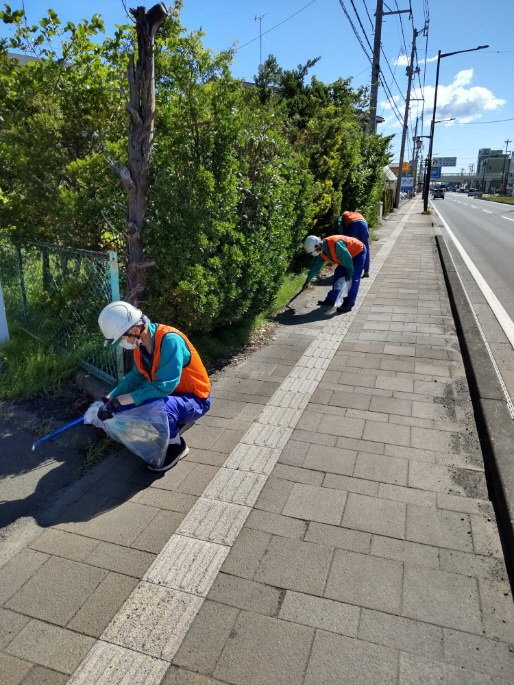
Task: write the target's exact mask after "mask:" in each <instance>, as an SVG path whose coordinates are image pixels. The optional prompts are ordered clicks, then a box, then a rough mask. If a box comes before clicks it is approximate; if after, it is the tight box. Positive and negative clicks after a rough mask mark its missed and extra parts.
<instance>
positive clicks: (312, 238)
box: [303, 235, 322, 255]
mask: <svg viewBox="0 0 514 685" xmlns="http://www.w3.org/2000/svg"><path fill="white" fill-rule="evenodd" d="M321 244H322V241H321V238H318V236H316V235H309V236H307V238H305V242H304V243H303V247H304V250H305V252H307V254H310V255H316V254H319V253H320V252H321Z"/></svg>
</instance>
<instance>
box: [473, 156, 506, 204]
mask: <svg viewBox="0 0 514 685" xmlns="http://www.w3.org/2000/svg"><path fill="white" fill-rule="evenodd" d="M510 161H511V158H510V157H509V155H508V154H505V153H504V152H503V150H491V148H489V147H485V148H481V149H480V150H479V151H478V161H477V181H478V189H479V190H481V191H482V192H483V193H494V192H495V191H497V190H500V188H501V187H502V184H503V183H504V182H505V176H508V173H509V163H510Z"/></svg>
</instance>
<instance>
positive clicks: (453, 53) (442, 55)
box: [423, 45, 489, 212]
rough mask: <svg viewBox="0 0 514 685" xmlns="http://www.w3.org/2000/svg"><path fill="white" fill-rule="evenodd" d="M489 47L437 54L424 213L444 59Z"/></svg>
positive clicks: (426, 207)
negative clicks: (440, 66)
mask: <svg viewBox="0 0 514 685" xmlns="http://www.w3.org/2000/svg"><path fill="white" fill-rule="evenodd" d="M488 47H489V46H488V45H479V46H478V47H476V48H470V49H469V50H456V51H455V52H441V50H439V51H438V53H437V70H436V76H435V90H434V110H433V112H432V121H431V122H430V143H429V146H428V159H427V174H426V177H425V187H424V188H423V211H424V212H426V211H427V210H428V192H429V190H430V176H431V173H432V146H433V144H434V129H435V115H436V109H437V87H438V85H439V65H440V64H441V60H442V59H443V57H451V56H452V55H460V54H461V53H463V52H475V51H476V50H484V48H488Z"/></svg>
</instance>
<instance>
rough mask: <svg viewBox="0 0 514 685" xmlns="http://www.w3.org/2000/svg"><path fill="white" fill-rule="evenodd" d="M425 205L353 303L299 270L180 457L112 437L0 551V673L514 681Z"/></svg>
mask: <svg viewBox="0 0 514 685" xmlns="http://www.w3.org/2000/svg"><path fill="white" fill-rule="evenodd" d="M420 210H421V206H420V203H419V201H415V202H411V203H408V204H405V205H403V206H402V208H401V210H400V211H399V212H397V213H396V214H395V215H394V216H393V217H391V219H390V221H389V222H388V223H387V224H386V225H385V226H384V227H383V228H382V229H381V231H380V236H381V238H380V241H379V243H378V244H374V246H373V261H372V278H370V279H369V281H363V282H362V288H363V290H362V294H361V296H360V300H359V307H358V308H357V310H356V311H354V312H353V313H352V315H351V316H349V317H348V316H346V317H341V316H335V317H334V316H333V315H332V314H331V313H330V312H326V311H325V312H322V313H321V314H318V313H317V312H316V311H315V310H316V306H315V301H316V300H317V299H319V292H321V289H320V288H319V287H317V286H316V287H314V288H313V289H312V290H311V291H309V292H308V293H306V294H305V295H304V299H303V301H302V300H300V298H299V302H300V304H298V308H297V314H308V313H309V312H314V313H313V314H311V315H309V316H305V317H303V320H302V322H301V323H299V320H300V318H299V317H295V316H294V315H289V318H288V316H285V317H284V319H283V325H281V326H280V327H278V328H277V330H276V339H275V341H274V342H272V343H271V344H270V345H269V346H268V347H266V348H263V349H262V350H259V351H258V352H256V353H254V354H253V355H252V356H251V357H250V358H249V359H248V360H247V361H246V362H243V363H242V364H240V365H238V366H234V367H229V368H227V369H226V370H225V371H224V372H222V373H221V374H220V375H219V378H218V379H217V380H216V382H215V384H214V386H213V405H212V410H211V412H210V413H209V414H208V415H207V416H206V417H205V420H203V421H200V422H199V423H198V424H197V425H195V426H194V427H193V428H192V429H191V430H190V431H189V432H188V433H187V435H186V437H187V441H188V444H189V446H190V454H189V455H188V457H187V458H186V459H185V460H183V461H182V462H180V464H178V465H177V467H176V468H174V469H172V470H171V471H170V472H168V473H166V474H164V475H162V476H158V477H155V476H153V475H150V474H149V473H148V472H146V471H145V470H144V469H143V468H142V467H141V465H140V463H139V462H138V460H137V459H136V458H135V457H132V456H131V455H129V454H127V453H122V454H121V455H118V456H116V457H112V458H111V462H112V467H108V466H105V467H104V468H105V469H106V473H104V474H103V476H102V477H101V478H98V479H97V481H94V482H93V485H92V486H90V487H88V488H87V489H86V490H85V491H81V492H79V493H78V495H77V497H76V498H75V499H74V501H73V502H72V503H71V505H70V506H68V507H67V508H64V509H62V510H60V511H57V513H55V514H54V515H53V519H52V520H49V526H48V527H47V528H46V529H44V530H43V529H42V530H41V534H40V535H39V536H38V537H35V538H34V539H33V540H32V542H31V543H30V544H29V545H28V546H27V547H25V548H24V549H21V550H20V552H19V553H18V554H17V555H15V556H14V557H13V558H12V559H10V560H9V561H8V562H7V563H6V564H5V565H4V566H3V567H1V568H0V604H1V605H0V673H1V674H2V677H1V678H0V681H1V682H5V683H13V684H14V685H17V684H23V685H28V684H29V683H35V682H38V683H39V682H41V683H44V682H49V683H52V685H53V684H54V683H55V685H60V684H61V683H66V682H69V683H72V684H78V683H84V684H86V683H87V685H89V684H90V683H94V682H96V681H100V680H102V678H103V679H104V680H105V682H109V683H113V685H116V683H119V682H122V680H123V678H125V680H126V682H129V681H130V682H132V683H134V685H137V684H138V683H145V684H146V685H153V684H155V685H158V684H159V683H161V682H162V683H164V684H165V685H179V684H185V683H189V684H192V685H210V684H214V683H231V684H233V685H259V684H260V683H262V684H263V685H264V684H265V685H269V683H291V684H294V685H296V684H297V683H298V684H304V683H305V684H309V685H319V684H324V683H334V684H335V683H337V684H338V685H339V684H345V683H349V684H350V683H351V684H352V685H353V684H354V683H365V684H366V685H368V684H370V683H380V684H381V685H382V684H383V683H401V684H405V685H411V684H414V683H427V682H441V683H443V682H448V683H450V682H451V683H457V682H459V683H460V682H462V683H507V682H513V681H514V653H513V649H514V648H513V647H512V646H511V644H510V643H512V642H513V641H514V610H513V603H512V598H511V596H510V590H509V584H508V578H507V574H506V570H505V566H504V562H503V556H502V549H501V545H500V542H499V537H498V532H497V527H496V522H495V517H494V510H493V508H492V506H491V503H490V502H489V501H488V497H487V488H486V481H485V477H484V472H483V461H482V458H481V454H480V451H479V443H478V440H477V435H476V430H475V426H474V422H473V416H472V414H471V412H470V408H469V391H468V390H467V385H466V379H465V372H464V368H463V364H462V358H461V355H460V351H459V346H458V340H457V337H456V334H455V327H454V323H453V319H452V316H451V311H450V306H449V302H448V296H447V292H446V287H445V284H444V281H443V278H442V273H441V268H440V264H439V258H438V255H437V251H436V247H435V242H434V234H433V229H432V226H431V221H430V217H428V216H423V215H421V214H420ZM381 254H382V257H381ZM379 268H380V270H379V271H378V269H379ZM374 270H375V271H374ZM377 271H378V273H377ZM297 302H298V301H297ZM302 302H303V303H302ZM292 324H295V325H292ZM108 463H109V462H108ZM102 682H103V680H102ZM124 682H125V681H124Z"/></svg>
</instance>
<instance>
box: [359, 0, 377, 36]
mask: <svg viewBox="0 0 514 685" xmlns="http://www.w3.org/2000/svg"><path fill="white" fill-rule="evenodd" d="M362 4H363V5H364V9H365V10H366V14H367V15H368V19H369V23H370V24H371V30H372V31H373V30H374V28H375V25H374V24H373V19H372V18H371V15H370V13H369V10H368V6H367V5H366V0H362Z"/></svg>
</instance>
